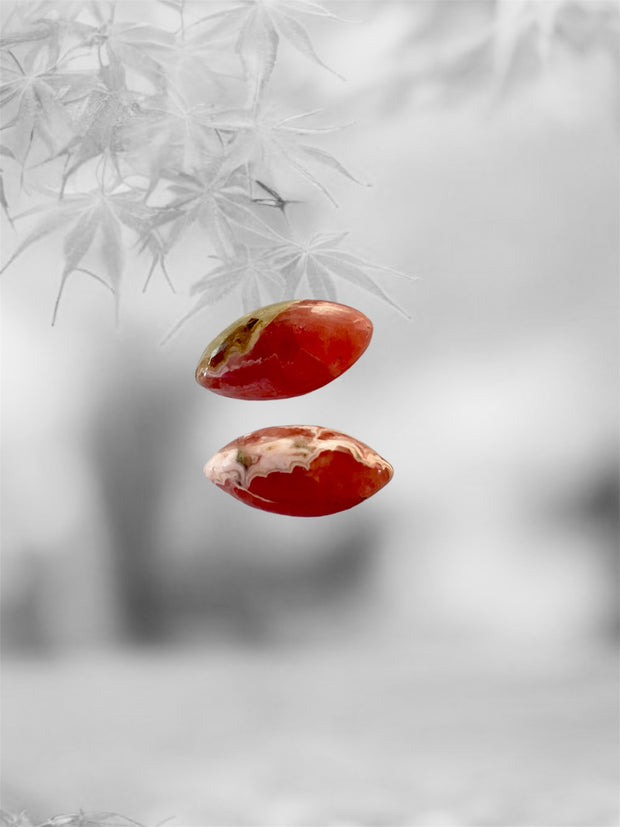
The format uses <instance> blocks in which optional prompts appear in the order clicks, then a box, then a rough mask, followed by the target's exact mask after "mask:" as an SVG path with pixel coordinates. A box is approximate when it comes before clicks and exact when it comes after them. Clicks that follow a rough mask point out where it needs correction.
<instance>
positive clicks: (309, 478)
mask: <svg viewBox="0 0 620 827" xmlns="http://www.w3.org/2000/svg"><path fill="white" fill-rule="evenodd" d="M204 472H205V475H206V476H207V477H208V478H209V479H210V480H211V481H212V482H214V483H215V485H217V486H219V487H220V488H222V489H223V490H224V491H226V492H228V493H229V494H231V495H232V496H233V497H236V498H237V499H238V500H241V502H244V503H246V504H247V505H251V506H253V507H254V508H260V509H262V510H263V511H272V512H275V513H277V514H288V515H290V516H294V517H318V516H321V515H325V514H335V513H336V512H338V511H345V510H346V509H348V508H353V506H355V505H358V503H361V502H362V500H366V499H368V497H371V496H372V495H373V494H375V493H376V492H377V491H379V489H381V488H383V486H384V485H386V484H387V483H388V482H389V481H390V480H391V479H392V475H393V473H394V469H393V468H392V466H391V465H390V463H389V462H386V460H384V459H383V458H382V457H380V456H379V454H377V453H376V452H375V451H373V450H372V448H369V447H368V445H365V444H364V443H363V442H360V441H359V440H357V439H354V438H353V437H351V436H347V434H343V433H340V432H339V431H334V430H331V429H330V428H323V427H320V426H318V425H284V426H276V427H271V428H263V429H261V430H259V431H254V432H252V433H251V434H246V435H245V436H241V437H239V438H238V439H235V440H234V441H233V442H230V443H229V444H228V445H226V446H225V447H224V448H222V449H221V450H220V451H218V452H217V454H215V455H214V456H213V457H211V459H210V460H209V462H207V464H206V465H205V469H204Z"/></svg>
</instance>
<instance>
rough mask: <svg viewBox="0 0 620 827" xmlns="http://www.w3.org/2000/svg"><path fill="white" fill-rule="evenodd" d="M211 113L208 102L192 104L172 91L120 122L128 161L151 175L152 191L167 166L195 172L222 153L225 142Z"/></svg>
mask: <svg viewBox="0 0 620 827" xmlns="http://www.w3.org/2000/svg"><path fill="white" fill-rule="evenodd" d="M209 113H210V108H209V107H208V106H207V105H206V104H197V105H190V104H189V103H188V102H187V101H186V100H185V98H184V97H183V96H181V95H180V94H177V93H176V92H173V91H169V92H168V93H167V94H166V95H156V96H151V97H149V98H148V99H147V100H146V101H145V103H144V105H141V106H140V107H138V108H135V111H134V112H132V116H131V117H130V118H127V119H125V120H124V122H123V123H122V124H121V125H119V127H118V128H117V139H118V142H119V144H120V145H121V146H122V147H123V148H124V150H125V152H126V160H127V161H128V163H129V164H130V165H132V166H133V168H134V169H136V170H138V171H142V172H143V173H144V174H145V175H146V176H147V177H148V178H149V180H150V189H151V190H152V189H154V187H155V186H156V185H157V183H158V181H159V179H160V177H161V174H162V172H163V170H164V169H175V168H176V169H180V170H182V171H184V172H193V171H194V170H196V169H200V168H204V167H205V166H206V165H207V164H208V163H209V162H210V161H212V160H213V159H214V158H217V157H219V156H220V155H221V153H222V142H221V139H220V137H219V136H218V134H217V132H216V130H215V129H214V128H213V126H212V125H211V123H210V122H209ZM146 146H148V152H145V151H144V150H145V147H146Z"/></svg>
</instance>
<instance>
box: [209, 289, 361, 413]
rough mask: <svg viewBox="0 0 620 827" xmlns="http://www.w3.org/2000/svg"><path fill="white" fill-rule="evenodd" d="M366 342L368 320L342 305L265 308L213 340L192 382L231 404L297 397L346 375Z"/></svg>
mask: <svg viewBox="0 0 620 827" xmlns="http://www.w3.org/2000/svg"><path fill="white" fill-rule="evenodd" d="M371 336H372V322H371V321H370V319H369V318H367V317H366V316H365V315H364V314H363V313H360V311H359V310H356V309H355V308H353V307H348V306H347V305H344V304H337V303H335V302H329V301H321V300H315V299H302V300H297V301H285V302H279V303H277V304H270V305H267V306H266V307H261V308H259V309H258V310H255V311H254V312H253V313H248V314H246V315H245V316H242V317H241V318H240V319H237V321H236V322H233V323H232V324H231V325H230V326H229V327H227V328H226V330H223V331H222V332H221V333H220V334H219V336H216V338H215V339H214V340H213V341H212V342H211V344H210V345H209V346H208V347H207V348H206V350H205V351H204V353H203V354H202V356H201V358H200V362H199V363H198V367H197V368H196V381H197V382H199V384H201V385H202V386H203V387H205V388H208V389H209V390H211V391H214V392H215V393H219V394H221V395H222V396H230V397H233V398H235V399H287V398H289V397H292V396H301V395H302V394H304V393H309V392H310V391H313V390H316V389H317V388H321V387H323V385H327V383H328V382H331V381H332V380H333V379H336V377H338V376H340V375H341V374H342V373H344V372H345V371H346V370H348V369H349V368H350V367H351V365H352V364H353V363H354V362H356V361H357V360H358V359H359V357H360V356H361V355H362V353H363V352H364V351H365V350H366V348H367V347H368V344H369V342H370V338H371Z"/></svg>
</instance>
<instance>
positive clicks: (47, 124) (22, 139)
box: [0, 50, 73, 166]
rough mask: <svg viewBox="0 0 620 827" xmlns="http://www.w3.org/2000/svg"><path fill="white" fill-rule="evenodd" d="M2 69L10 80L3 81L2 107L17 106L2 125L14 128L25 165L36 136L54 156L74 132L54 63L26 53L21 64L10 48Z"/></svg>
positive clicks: (1, 89) (0, 85) (21, 158)
mask: <svg viewBox="0 0 620 827" xmlns="http://www.w3.org/2000/svg"><path fill="white" fill-rule="evenodd" d="M7 58H8V60H7ZM41 64H42V65H41ZM3 72H4V75H5V76H7V77H8V79H7V80H6V81H4V82H3V83H2V84H0V106H2V107H4V106H8V105H10V104H13V105H14V116H13V117H12V118H11V119H10V120H9V121H8V122H7V123H5V124H3V129H11V130H12V136H13V139H14V143H15V151H18V152H19V153H20V161H21V164H22V166H24V165H25V163H26V160H27V158H28V155H29V153H30V151H31V149H32V145H33V141H34V138H35V135H36V136H37V137H39V138H41V140H42V141H43V143H44V144H45V146H46V147H47V149H48V151H49V153H50V155H52V154H53V153H54V152H55V151H56V149H57V147H58V145H59V144H60V143H62V142H63V141H66V140H68V138H69V137H70V136H72V135H73V125H72V120H71V117H70V115H69V113H68V112H67V110H66V109H65V107H64V106H63V104H62V102H61V100H60V99H59V96H58V95H57V78H55V77H54V75H55V66H54V65H50V64H49V63H48V62H47V61H43V59H42V58H41V57H40V56H39V58H38V59H37V54H36V53H32V56H30V55H27V56H26V58H25V60H24V63H23V64H22V62H20V60H19V59H18V58H17V57H16V56H15V54H14V53H13V52H12V51H11V50H8V51H7V53H6V57H5V65H4V66H3Z"/></svg>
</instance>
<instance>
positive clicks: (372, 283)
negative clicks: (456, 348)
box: [266, 233, 409, 318]
mask: <svg viewBox="0 0 620 827" xmlns="http://www.w3.org/2000/svg"><path fill="white" fill-rule="evenodd" d="M347 235H348V233H329V234H317V235H314V236H313V237H312V238H311V239H310V240H309V241H308V242H306V243H300V242H297V241H294V240H288V241H287V242H286V243H285V244H282V245H279V246H276V247H273V248H272V249H271V250H269V251H268V252H267V253H266V255H267V256H268V259H269V261H270V262H272V263H273V265H275V266H276V267H278V268H279V270H280V272H281V273H282V274H283V275H284V278H285V280H286V293H287V294H290V295H295V294H297V293H298V292H299V291H300V288H301V286H302V284H303V283H304V282H305V284H307V286H308V287H309V289H310V291H311V294H312V295H314V296H315V297H316V298H324V297H327V298H328V299H330V300H334V299H335V298H336V283H337V280H338V279H343V280H345V281H348V282H351V283H352V284H354V285H356V286H357V287H360V288H361V289H362V290H366V291H367V292H369V293H372V295H374V296H376V297H377V298H379V299H381V300H382V301H384V302H386V303H387V304H389V305H390V306H391V307H393V308H394V309H395V310H397V311H398V312H399V313H401V314H402V315H403V316H405V318H409V315H408V313H407V312H406V311H405V310H403V308H402V307H400V305H398V304H397V303H396V302H395V301H393V299H391V298H390V296H388V294H387V293H386V292H385V291H384V290H383V288H382V287H381V286H380V285H379V284H378V283H377V281H376V280H375V278H373V276H371V275H370V274H371V273H374V272H384V273H391V274H392V275H398V276H404V277H405V278H409V277H408V276H407V275H406V274H405V273H401V272H399V271H398V270H394V269H392V268H391V267H385V266H383V265H379V264H374V263H372V262H370V261H367V260H365V259H363V258H360V257H359V256H356V255H354V254H353V253H350V252H348V251H346V250H343V249H341V248H340V246H339V245H340V243H341V242H342V241H343V240H344V239H345V238H346V237H347Z"/></svg>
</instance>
